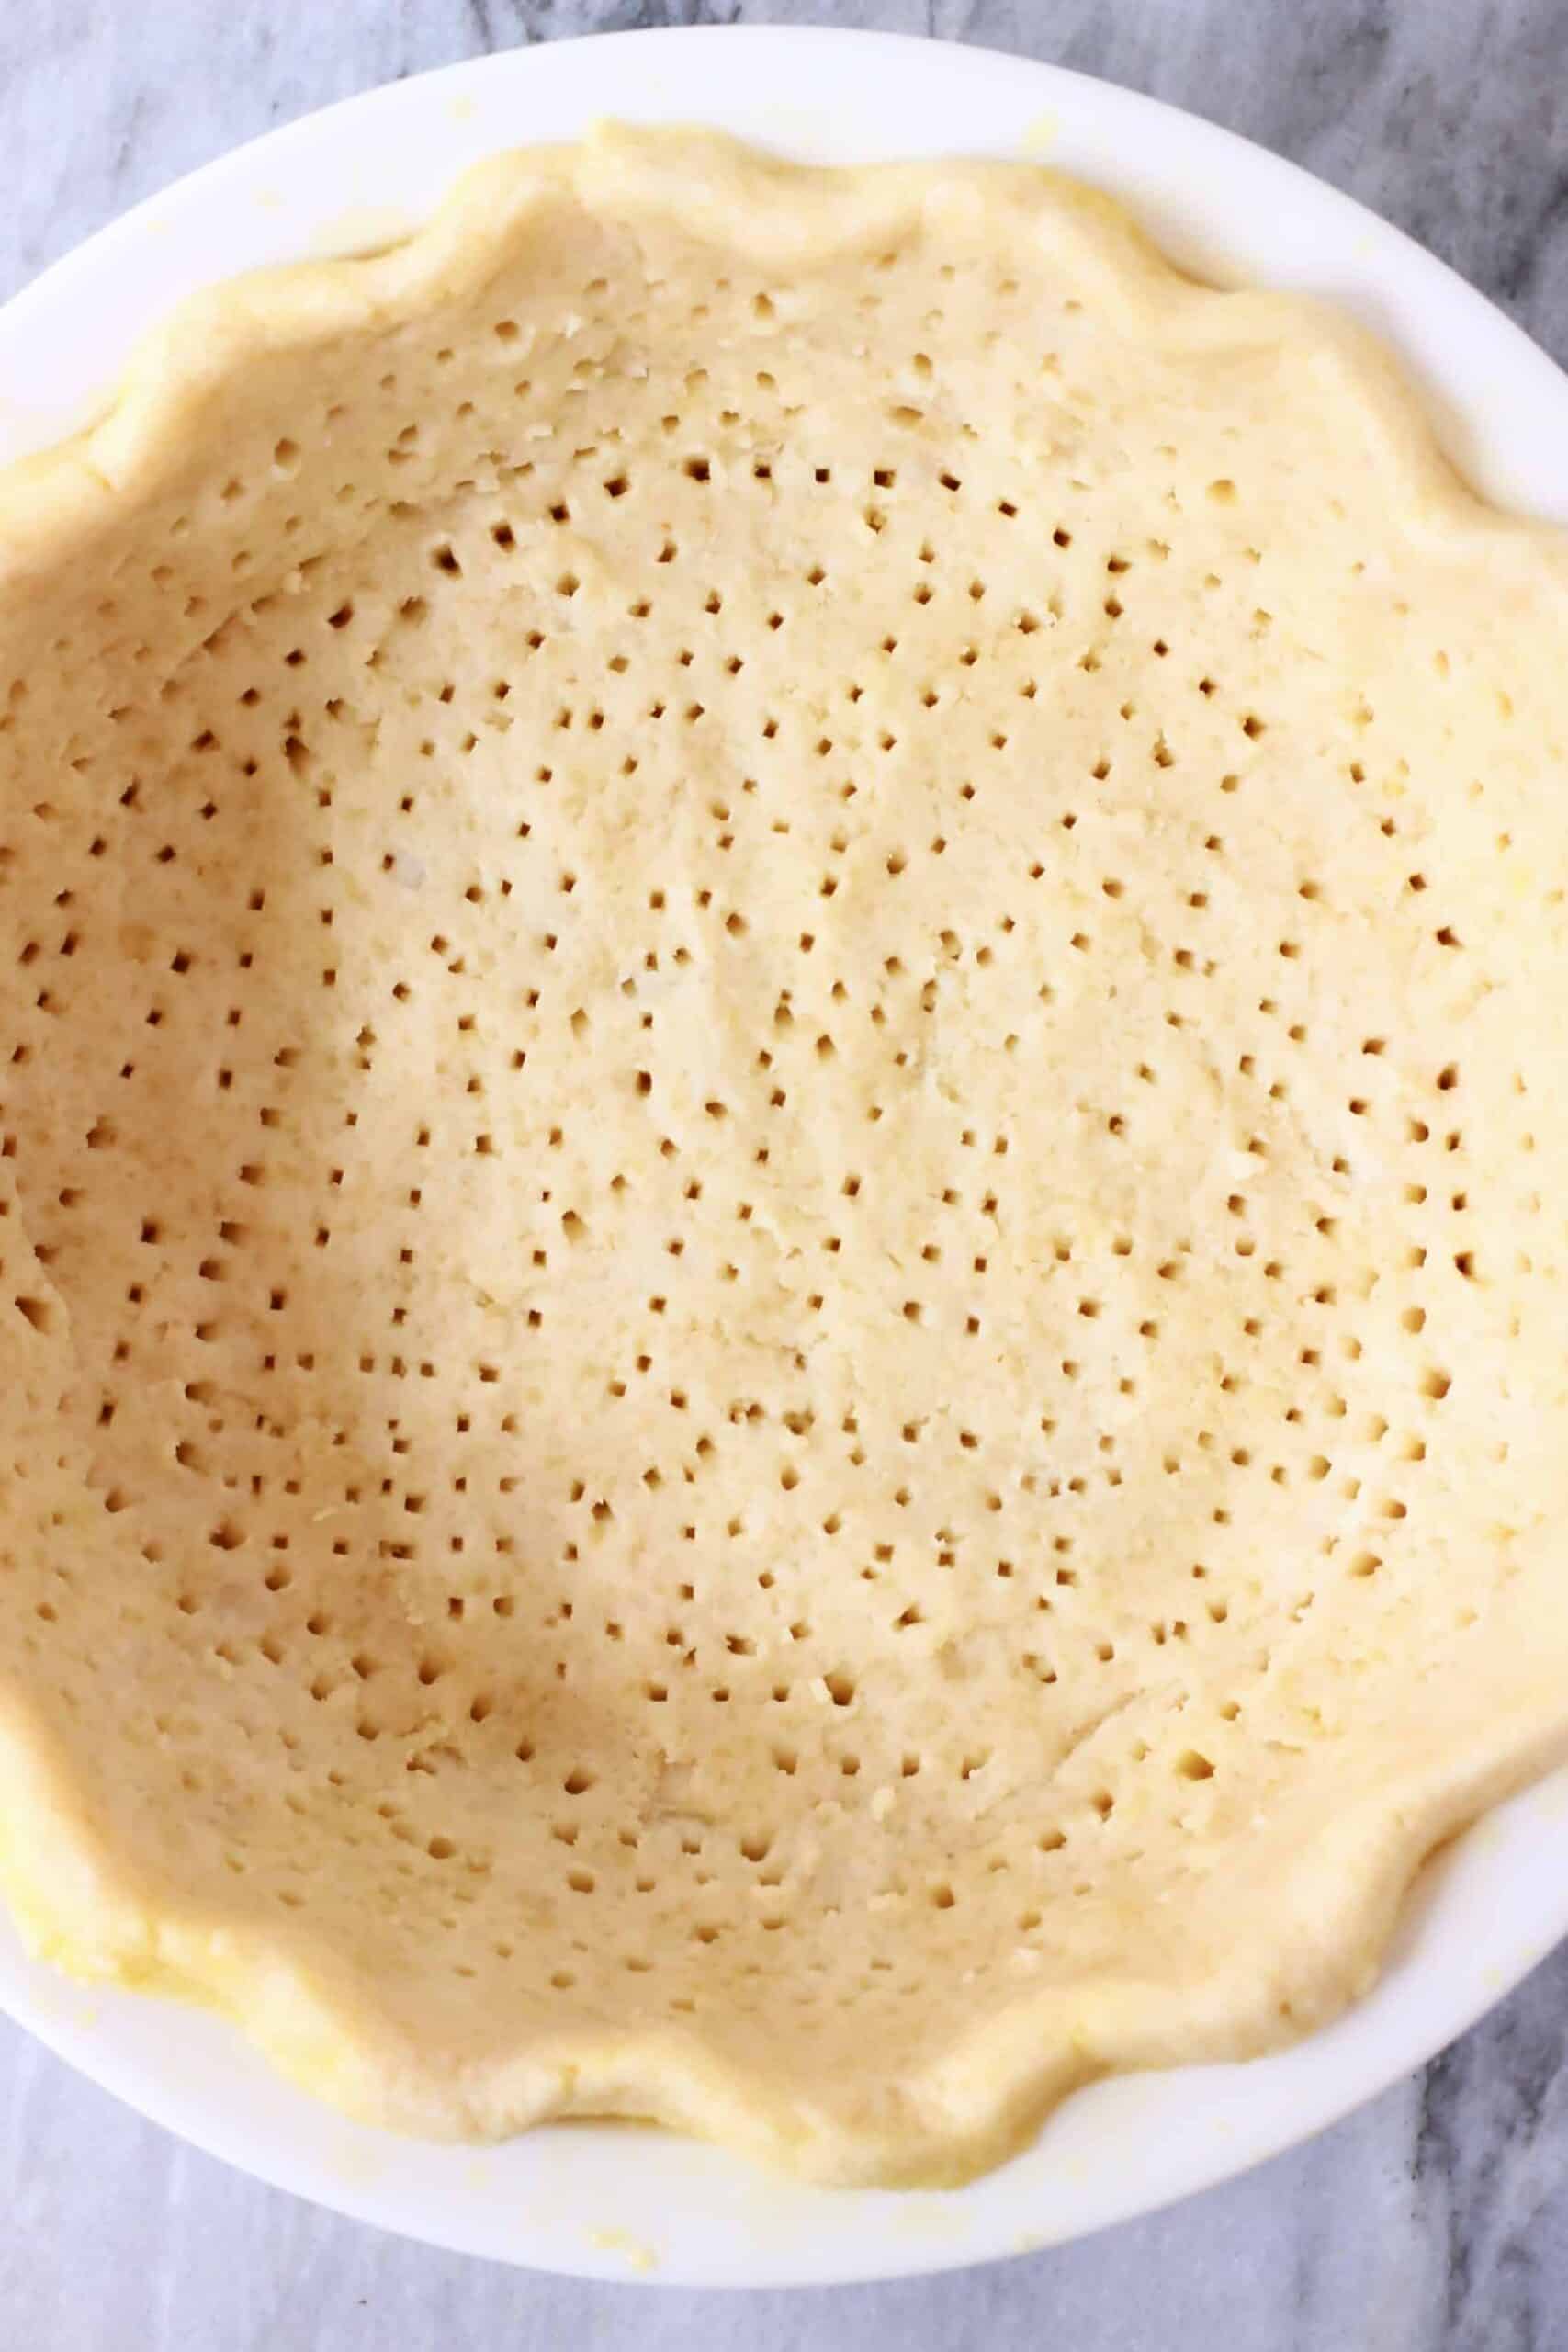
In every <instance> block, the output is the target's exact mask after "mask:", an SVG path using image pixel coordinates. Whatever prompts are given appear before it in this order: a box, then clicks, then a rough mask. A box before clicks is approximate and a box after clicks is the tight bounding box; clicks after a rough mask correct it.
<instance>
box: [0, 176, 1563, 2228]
mask: <svg viewBox="0 0 1568 2352" xmlns="http://www.w3.org/2000/svg"><path fill="white" fill-rule="evenodd" d="M0 548H3V550H4V552H3V554H0V713H3V715H0V1151H3V1155H4V1156H3V1158H0V1181H3V1188H4V1189H3V1197H0V1482H3V1483H0V1498H3V1499H0V1565H3V1572H4V1593H5V1600H6V1607H5V1611H4V1615H3V1619H0V1676H3V1689H4V1707H3V1716H0V1720H3V1724H4V1754H5V1762H6V1781H5V1791H6V1795H5V1846H6V1875H7V1883H8V1885H9V1887H10V1890H11V1892H12V1894H13V1897H14V1899H15V1901H16V1903H17V1907H18V1910H19V1912H20V1914H21V1916H22V1917H23V1918H24V1921H25V1922H26V1924H27V1925H28V1928H29V1930H30V1931H31V1933H32V1934H33V1935H34V1937H35V1938H36V1939H37V1940H38V1941H39V1943H40V1944H41V1945H42V1946H43V1948H44V1949H45V1950H49V1951H55V1952H57V1953H58V1954H59V1955H60V1956H61V1957H62V1958H63V1959H65V1960H67V1961H68V1962H70V1963H71V1964H72V1965H73V1966H75V1967H77V1968H79V1969H84V1970H88V1971H92V1972H96V1973H105V1974H108V1975H112V1976H117V1977H119V1978H121V1979H124V1980H126V1981H129V1982H131V1983H142V1984H146V1985H150V1986H152V1987H155V1988H158V1989H160V1990H164V1991H175V1992H180V1993H184V1994H186V1995H190V1996H201V1997H209V1998H211V1999H213V2000H216V2001H218V2002H220V2004H222V2005H223V2006H224V2007H227V2008H229V2009H230V2010H231V2011H232V2013H233V2015H234V2016H235V2017H236V2018H238V2019H239V2020H240V2021H241V2022H242V2023H243V2026H244V2027H245V2028H246V2030H248V2031H249V2032H251V2033H252V2034H253V2035H254V2036H255V2037H256V2039H257V2040H258V2041H260V2042H261V2043H262V2044H263V2045H264V2047H265V2049H266V2050H267V2051H268V2052H269V2053H270V2054H271V2055H273V2056H274V2057H275V2058H276V2059H277V2060H278V2061H279V2062H280V2063H281V2064H284V2065H286V2066H288V2067H289V2068H290V2069H291V2070H293V2071H294V2072H295V2073H297V2074H298V2075H300V2076H302V2077H303V2078H304V2079H305V2080H307V2081H309V2082H310V2083H311V2084H313V2085H314V2086H317V2087H319V2088H320V2089H321V2090H322V2091H324V2092H325V2093H327V2094H328V2095H329V2096H330V2097H332V2098H334V2099H337V2100H340V2101H342V2102H343V2103H344V2105H346V2106H348V2107H349V2108H351V2109H354V2110H355V2111H356V2112H358V2113H360V2114H362V2115H365V2116H368V2117H371V2118H375V2119H379V2120H385V2121H387V2122H389V2123H391V2124H393V2125H396V2126H399V2127H404V2128H408V2129H412V2130H414V2131H423V2132H432V2133H443V2134H472V2135H476V2136H479V2137H485V2136H490V2135H492V2134H500V2133H504V2132H509V2131H513V2130H514V2129H516V2128H518V2127H519V2126H521V2125H524V2124H527V2123H532V2122H535V2121H536V2120H539V2119H541V2118H543V2117H547V2116H554V2115H561V2114H606V2113H629V2114H635V2115H639V2116H646V2117H653V2118H657V2119H658V2120H660V2121H663V2122H667V2123H670V2124H673V2125H677V2126H680V2127H682V2128H684V2129H689V2130H692V2131H699V2132H704V2133H707V2134H710V2135H712V2136H714V2137H716V2138H718V2139H721V2140H723V2141H725V2142H727V2143H730V2144H732V2145H734V2146H736V2147H739V2148H744V2149H746V2150H749V2151H751V2152H753V2153H756V2154H761V2155H762V2156H764V2157H767V2158H771V2159H773V2160H776V2161H777V2162H780V2163H782V2164H784V2165H789V2166H792V2167H794V2168H795V2169H796V2170H798V2171H799V2172H801V2173H803V2174H808V2175H811V2176H814V2177H818V2178H822V2179H827V2180H834V2181H865V2180H881V2181H892V2180H942V2179H944V2178H951V2177H958V2176H960V2175H962V2174H964V2172H966V2171H969V2170H972V2169H973V2168H975V2167H977V2166H981V2165H988V2164H990V2163H992V2162H994V2161H995V2160H996V2159H997V2158H998V2157H999V2156H1000V2155H1002V2154H1004V2153H1005V2152H1006V2151H1007V2150H1008V2149H1009V2148H1010V2147H1011V2146H1013V2145H1014V2144H1016V2143H1017V2142H1018V2140H1019V2139H1020V2137H1021V2135H1022V2134H1025V2133H1027V2132H1028V2131H1031V2130H1032V2128H1033V2127H1034V2126H1035V2125H1036V2124H1037V2123H1038V2121H1039V2120H1040V2118H1041V2117H1042V2115H1043V2112H1044V2111H1045V2110H1046V2109H1047V2108H1048V2107H1049V2106H1050V2104H1051V2103H1052V2101H1054V2100H1055V2099H1056V2098H1059V2097H1060V2096H1061V2095H1062V2094H1063V2093H1064V2092H1065V2091H1066V2089H1067V2088H1069V2087H1070V2086H1072V2085H1073V2084H1075V2083H1077V2082H1078V2081H1080V2080H1082V2079H1084V2078H1085V2077H1087V2076H1088V2075H1090V2074H1092V2073H1094V2072H1096V2071H1099V2070H1102V2069H1105V2068H1110V2067H1124V2066H1142V2065H1151V2064H1166V2063H1168V2062H1171V2061H1179V2060H1184V2059H1189V2058H1193V2057H1198V2056H1208V2057H1213V2056H1219V2055H1226V2054H1235V2053H1239V2052H1249V2051H1256V2050H1259V2049H1261V2048H1264V2047H1266V2046H1267V2045H1269V2043H1271V2042H1274V2041H1278V2040H1280V2038H1281V2037H1283V2036H1286V2035H1289V2034H1292V2033H1294V2032H1297V2031H1299V2030H1303V2029H1304V2028H1306V2027H1309V2026H1311V2025H1312V2024H1314V2022H1315V2021H1317V2020H1319V2019H1321V2018H1324V2017H1325V2016H1326V2015H1328V2014H1329V2013H1331V2012H1332V2011H1334V2010H1335V2009H1337V2007H1339V2006H1340V2005H1341V2004H1342V2003H1344V2002H1345V2001H1346V2000H1347V1999H1348V1998H1349V1997H1350V1996H1353V1995H1354V1994H1355V1993H1357V1992H1358V1991H1359V1990H1360V1989H1361V1988H1362V1987H1364V1986H1365V1985H1366V1984H1367V1983H1368V1981H1369V1980H1370V1978H1371V1975H1372V1973H1373V1972H1374V1970H1375V1968H1376V1966H1377V1962H1378V1957H1379V1954H1380V1952H1381V1951H1382V1948H1383V1944H1384V1941H1385V1939H1386V1937H1387V1935H1388V1932H1389V1928H1390V1925H1391V1922H1392V1919H1393V1914H1394V1909H1395V1906H1396V1905H1397V1903H1398V1901H1399V1898H1400V1896H1401V1894H1402V1892H1403V1890H1404V1887H1405V1885H1406V1884H1407V1883H1408V1880H1409V1878H1410V1875H1411V1873H1412V1871H1414V1869H1415V1868H1416V1865H1417V1863H1418V1862H1419V1861H1420V1860H1421V1858H1422V1857H1423V1855H1424V1854H1426V1853H1427V1850H1428V1849H1430V1848H1431V1847H1432V1845H1433V1844H1434V1843H1435V1842H1436V1841H1437V1840H1438V1839H1440V1838H1444V1837H1445V1836H1447V1835H1448V1834H1449V1833H1450V1831H1451V1830H1453V1829H1454V1828H1455V1827H1456V1826H1458V1825H1460V1824H1461V1823H1462V1822H1463V1821H1465V1820H1466V1819H1468V1818H1469V1817H1470V1816H1472V1815H1473V1814H1474V1813H1475V1812H1476V1811H1477V1809H1478V1808H1479V1807H1481V1806H1483V1805H1484V1804H1488V1803H1489V1802H1491V1801H1492V1800H1493V1799H1494V1798H1495V1797H1496V1796H1497V1795H1498V1794H1499V1793H1501V1792H1503V1791H1505V1790H1506V1789H1508V1788H1511V1787H1513V1786H1514V1785H1516V1784H1517V1782H1519V1781H1521V1780H1522V1779H1523V1778H1524V1777H1525V1776H1527V1775H1528V1774H1529V1773H1531V1772H1533V1771H1535V1770H1538V1769H1540V1767H1541V1766H1542V1765H1543V1764H1545V1763H1546V1762H1547V1761H1548V1760H1549V1759H1551V1758H1554V1757H1557V1756H1560V1755H1562V1753H1563V1751H1564V1748H1565V1747H1568V1588H1565V1576H1564V1562H1563V1539H1562V1523H1563V1521H1564V1518H1565V1516H1568V1351H1565V1349H1564V1344H1563V1333H1564V1329H1568V1296H1565V1261H1564V1247H1563V1245H1564V1208H1563V1203H1564V1199H1565V1198H1568V1183H1565V1178H1568V1114H1565V1112H1564V1105H1563V1100H1562V1072H1563V1069H1564V1068H1565V1067H1568V1062H1565V1055H1568V1020H1565V1013H1564V1007H1565V1006H1568V919H1565V913H1564V898H1563V892H1564V887H1565V883H1568V854H1565V851H1568V814H1565V799H1564V787H1565V785H1568V750H1565V743H1564V729H1565V721H1564V717H1563V713H1564V700H1563V683H1562V673H1563V662H1564V653H1565V650H1568V562H1565V560H1564V552H1563V548H1562V545H1561V544H1560V543H1558V542H1557V541H1555V540H1553V539H1552V538H1551V537H1548V535H1546V534H1545V533H1543V532H1539V531H1533V530H1530V529H1529V528H1527V527H1525V526H1521V525H1513V524H1510V523H1507V522H1506V521H1504V520H1503V519H1501V518H1500V517H1498V516H1496V515H1491V514H1488V513H1486V512H1484V511H1483V509H1482V508H1481V507H1479V506H1478V505H1477V504H1476V503H1474V502H1473V501H1472V499H1471V498H1470V497H1469V496H1468V495H1467V494H1466V493H1465V492H1463V491H1462V490H1461V488H1460V487H1459V486H1458V485H1457V484H1456V483H1455V482H1454V481H1452V479H1451V478H1450V476H1449V474H1448V473H1447V472H1446V471H1445V469H1444V468H1443V466H1442V464H1441V463H1440V461H1439V460H1438V458H1437V456H1436V455H1435V453H1434V450H1433V448H1432V447H1431V445H1430V443H1429V440H1428V437H1427V429H1426V427H1425V425H1424V424H1423V422H1422V421H1421V418H1420V416H1419V415H1418V413H1417V412H1416V408H1415V407H1414V406H1413V405H1412V403H1411V401H1409V400H1408V399H1407V397H1406V396H1405V394H1404V391H1403V390H1401V389H1400V387H1399V385H1398V384H1397V382H1396V381H1394V380H1393V376H1392V373H1391V371H1390V369H1389V368H1388V367H1387V365H1386V363H1385V362H1384V360H1383V359H1382V356H1381V355H1380V354H1379V353H1378V351H1377V350H1376V349H1375V348H1373V347H1371V346H1370V345H1368V344H1367V343H1366V342H1365V341H1363V340H1361V339H1360V338H1359V336H1357V335H1356V334H1353V333H1352V332H1351V331H1350V330H1349V329H1348V327H1346V326H1345V325H1344V324H1342V323H1341V322H1338V321H1337V319H1335V318H1333V317H1331V316H1327V315H1325V314H1322V313H1320V312H1318V311H1315V310H1313V309H1311V308H1308V307H1306V306H1304V305H1303V304H1301V303H1298V302H1296V301H1294V300H1284V299H1280V298H1278V297H1274V296H1269V295H1265V294H1258V293H1242V294H1223V295H1222V294H1216V293H1213V292H1211V291H1208V290H1206V289H1203V288H1199V287H1197V286H1195V285H1193V284H1191V283H1190V281H1188V280H1186V279H1184V278H1182V277H1179V276H1178V275H1177V274H1176V273H1175V272H1174V271H1172V270H1171V269H1169V268H1168V266H1166V265H1165V264H1164V263H1163V262H1162V261H1161V260H1159V259H1158V258H1157V256H1156V255H1155V254H1153V253H1152V252H1151V251H1150V249H1149V248H1148V247H1147V246H1146V245H1145V243H1143V242H1142V241H1141V240H1140V238H1139V236H1138V235H1137V233H1136V232H1134V230H1133V229H1132V228H1131V226H1130V225H1129V224H1128V222H1127V221H1126V220H1124V219H1123V218H1122V215H1121V214H1120V213H1119V212H1118V211H1117V210H1116V209H1114V208H1112V207H1111V205H1109V204H1108V203H1106V202H1105V201H1104V200H1103V199H1101V198H1098V197H1095V196H1092V195H1090V194H1089V193H1088V192H1087V191H1085V190H1083V189H1081V188H1077V187H1071V186H1068V185H1066V184H1064V183H1062V182H1060V181H1056V180H1054V179H1052V178H1050V177H1049V176H1047V175H1045V174H1043V173H1042V172H1039V171H1036V170H1032V169H1027V168H1018V169H1001V168H998V169H987V168H984V167H971V166H968V165H958V164H953V165H941V166H937V167H934V168H919V169H915V168H908V169H906V168H898V169H882V170H869V171H865V172H856V173H839V174H829V173H821V172H796V171H792V170H785V169H783V168H781V167H779V166H776V165H774V164H770V163H766V162H764V161H762V160H761V159H759V158H758V157H756V156H754V155H751V154H749V153H744V152H742V151H740V150H739V149H736V148H733V147H731V146H728V145H726V144H724V143H722V142H720V141H716V140H713V139H710V138H706V137H703V136H699V135H696V134H686V133H680V134H656V135H648V134H640V133H639V134H631V133H626V132H616V133H614V134H608V135H605V136H603V137H601V138H598V139H596V140H594V141H591V142H590V143H589V144H587V145H586V146H584V147H581V148H577V149H570V150H562V151H559V152H553V153H530V154H525V155H521V156H516V157H512V158H508V159H506V160H503V161H502V162H499V163H496V164H492V165H489V166H486V167H485V168H484V169H483V170H482V171H481V172H479V174H478V175H475V176H474V177H473V178H471V179H470V180H469V181H468V182H467V183H466V184H465V185H464V187H463V188H462V189H461V191H460V192H459V194H458V195H457V197H456V198H455V199H454V200H453V201H452V203H451V204H450V205H449V206H448V207H447V208H446V209H445V210H444V211H443V212H442V214H441V215H440V217H439V219H438V220H436V221H435V223H434V226H432V227H431V228H430V229H428V230H427V231H425V232H423V233H422V234H421V235H420V236H418V237H416V238H415V239H414V240H413V242H412V243H410V244H408V245H406V246H404V247H403V248H401V249H400V250H399V251H396V252H394V253H390V254H385V255H383V256H381V257H379V258H376V259H373V260H368V261H360V262H351V263H341V264H333V265H329V266H319V267H308V268H300V269H294V270H288V271H287V272H281V273H277V274H273V275H267V276H264V277H256V278H252V279H247V280H244V281H243V282H241V283H238V284H236V285H233V286H231V287H229V288H224V289H223V290H222V291H220V292H219V293H217V294H212V295H207V296H204V297H202V298H200V299H199V300H197V302H195V303H194V304H193V305H191V306H190V307H189V308H187V309H186V310H185V311H182V312H181V313H180V314H179V316H178V317H177V319H176V320H175V322H174V323H173V324H172V325H171V326H170V327H169V328H168V329H167V330H166V331H165V332H164V333H163V334H161V336H160V337H159V338H158V340H157V341H156V342H155V343H154V344H153V345H152V346H151V347H149V348H148V349H146V350H145V351H144V352H143V353H142V355H141V358H140V360H139V362H138V364H137V366H136V368H135V370H134V372H133V376H132V379H131V381H130V384H129V386H128V387H127V389H126V390H125V393H124V395H123V398H122V399H121V400H120V401H119V403H118V406H117V408H116V409H115V411H114V413H113V414H112V415H111V416H110V417H109V418H108V420H107V422H106V423H105V424H102V425H100V426H99V427H98V428H97V429H96V431H95V432H93V433H92V434H90V435H87V436H86V437H85V439H83V440H81V441H79V442H77V443H75V444H74V445H73V446H72V447H69V448H67V449H64V450H62V451H61V452H59V453H57V454H55V455H53V456H51V457H50V458H46V459H43V460H41V461H39V462H38V463H35V464H33V465H31V466H29V467H28V468H26V469H22V470H20V471H19V472H17V473H14V474H13V475H11V476H10V477H9V478H8V479H6V481H5V482H4V484H3V485H0Z"/></svg>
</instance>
